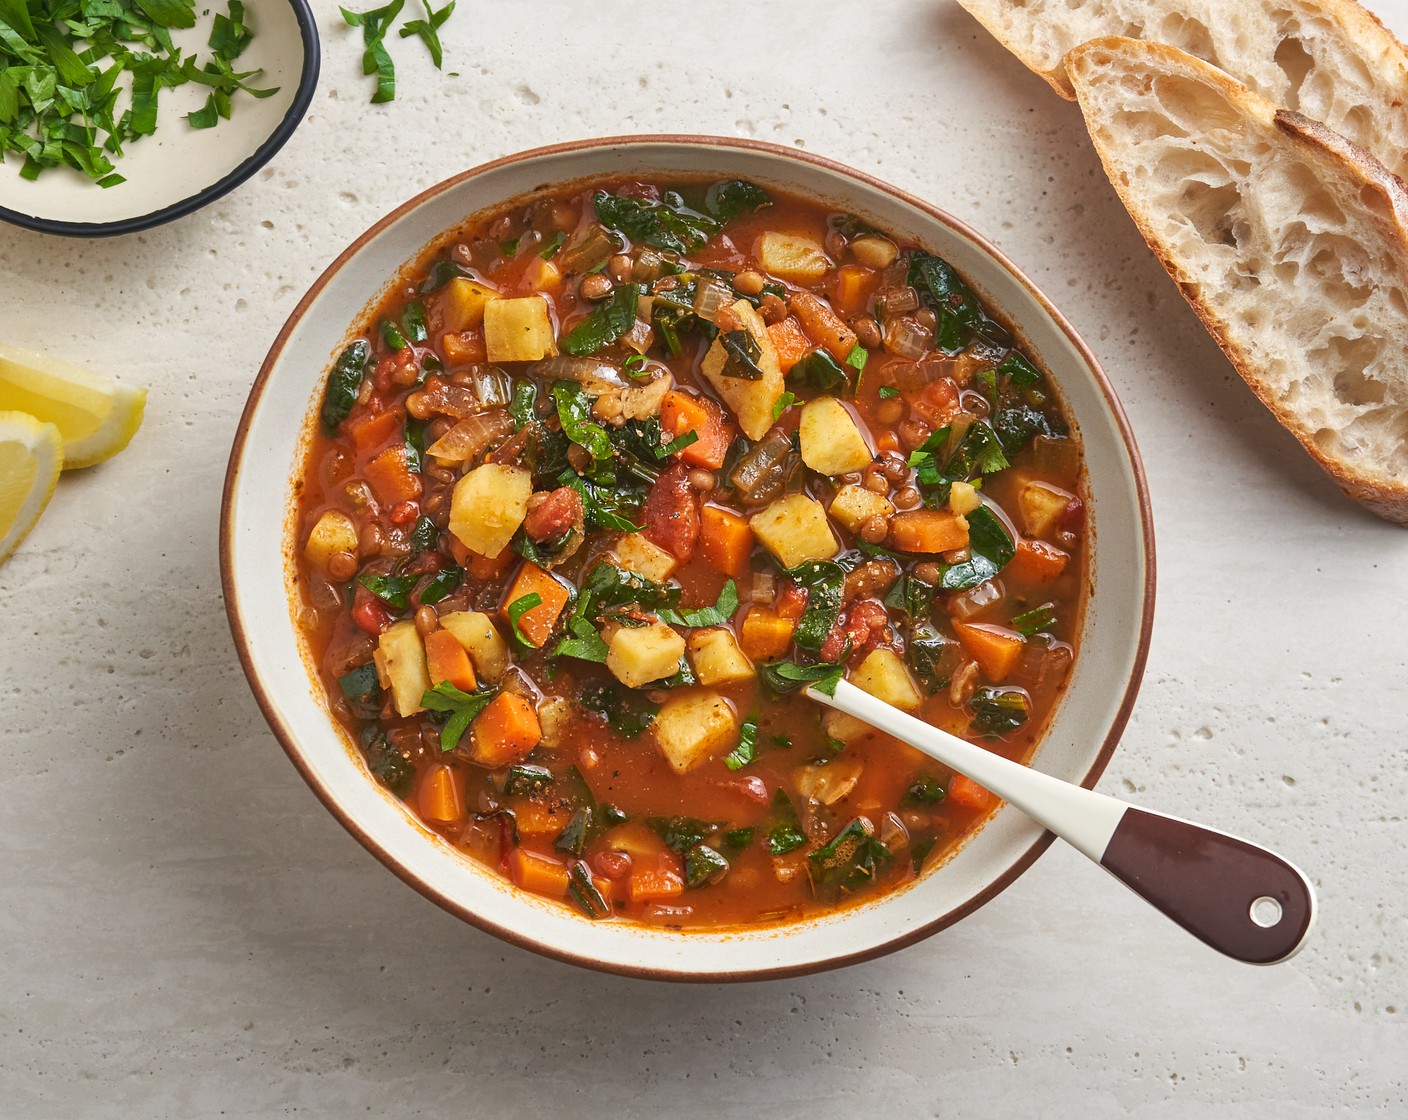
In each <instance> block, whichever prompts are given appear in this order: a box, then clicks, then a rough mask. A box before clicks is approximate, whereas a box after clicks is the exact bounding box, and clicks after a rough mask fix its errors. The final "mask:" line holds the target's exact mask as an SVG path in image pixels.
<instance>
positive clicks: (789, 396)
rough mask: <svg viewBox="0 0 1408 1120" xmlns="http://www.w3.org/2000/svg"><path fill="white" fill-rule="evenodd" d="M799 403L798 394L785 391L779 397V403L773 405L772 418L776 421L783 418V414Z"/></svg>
mask: <svg viewBox="0 0 1408 1120" xmlns="http://www.w3.org/2000/svg"><path fill="white" fill-rule="evenodd" d="M796 403H797V394H795V393H783V394H782V396H780V397H778V398H777V403H776V404H774V405H773V406H772V418H773V420H774V421H776V420H779V419H781V418H782V414H783V413H784V412H786V411H787V410H788V409H789V408H791V407H792V406H793V405H794V404H796Z"/></svg>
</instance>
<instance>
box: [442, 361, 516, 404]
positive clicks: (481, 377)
mask: <svg viewBox="0 0 1408 1120" xmlns="http://www.w3.org/2000/svg"><path fill="white" fill-rule="evenodd" d="M455 376H457V377H458V376H461V375H460V374H456V375H455ZM470 377H471V379H472V380H473V384H472V385H471V386H470V389H471V390H473V392H474V395H475V396H476V397H478V398H479V407H480V408H481V409H485V410H487V409H490V408H504V407H506V406H507V405H508V403H509V401H511V400H513V389H512V387H511V386H510V384H509V379H508V374H506V373H504V371H503V370H501V369H499V368H498V367H497V366H476V367H475V368H474V369H473V370H471V371H470Z"/></svg>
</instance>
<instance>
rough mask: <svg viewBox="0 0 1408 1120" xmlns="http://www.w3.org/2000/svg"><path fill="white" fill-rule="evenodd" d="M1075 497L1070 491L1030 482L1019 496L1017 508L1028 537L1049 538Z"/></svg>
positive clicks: (1045, 483)
mask: <svg viewBox="0 0 1408 1120" xmlns="http://www.w3.org/2000/svg"><path fill="white" fill-rule="evenodd" d="M1075 497H1076V496H1075V495H1074V494H1072V493H1071V492H1070V491H1069V490H1062V489H1061V488H1060V487H1059V486H1052V485H1051V483H1049V482H1028V483H1027V484H1026V485H1025V486H1023V487H1022V489H1021V491H1020V492H1019V493H1018V495H1017V508H1018V509H1019V510H1020V511H1021V513H1022V527H1023V528H1024V529H1025V530H1026V532H1027V536H1029V537H1039V538H1042V539H1047V538H1049V537H1050V536H1051V534H1052V532H1053V531H1054V530H1055V528H1056V523H1057V522H1058V521H1059V520H1060V519H1061V515H1062V514H1064V513H1065V512H1066V509H1067V507H1068V506H1070V504H1071V503H1072V502H1073V501H1075Z"/></svg>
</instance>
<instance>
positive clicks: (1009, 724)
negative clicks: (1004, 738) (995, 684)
mask: <svg viewBox="0 0 1408 1120" xmlns="http://www.w3.org/2000/svg"><path fill="white" fill-rule="evenodd" d="M968 708H969V710H970V711H971V712H972V713H973V730H974V731H976V732H977V733H978V734H979V735H995V736H1001V735H1006V734H1007V733H1008V732H1009V731H1015V730H1017V728H1019V727H1021V726H1022V724H1024V723H1026V722H1027V720H1029V719H1030V718H1031V714H1032V710H1031V709H1032V702H1031V697H1030V696H1028V695H1027V693H1026V690H1025V689H1021V688H987V687H984V688H980V689H978V690H977V691H976V692H974V693H973V695H972V696H971V697H970V698H969V700H968Z"/></svg>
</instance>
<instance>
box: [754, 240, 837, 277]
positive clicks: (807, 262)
mask: <svg viewBox="0 0 1408 1120" xmlns="http://www.w3.org/2000/svg"><path fill="white" fill-rule="evenodd" d="M753 254H754V256H756V257H757V258H758V264H759V266H761V268H762V270H763V271H764V272H770V273H772V275H774V276H776V277H778V278H779V279H781V280H786V281H788V282H790V283H793V284H800V285H802V286H806V285H808V284H815V283H816V282H817V281H818V280H820V279H821V278H822V277H823V276H825V275H826V272H827V270H828V269H829V268H830V267H831V261H830V260H828V259H827V256H826V251H825V250H824V249H823V248H822V247H821V246H820V245H818V244H817V243H816V242H815V241H813V240H812V239H811V238H809V237H798V236H796V235H795V234H790V233H777V232H775V231H773V230H769V231H768V232H767V233H764V234H762V235H761V236H760V237H759V238H758V240H757V242H756V243H755V244H754V246H753Z"/></svg>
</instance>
